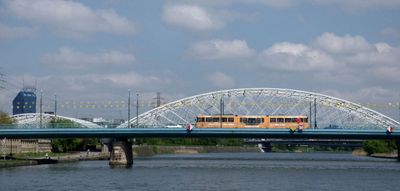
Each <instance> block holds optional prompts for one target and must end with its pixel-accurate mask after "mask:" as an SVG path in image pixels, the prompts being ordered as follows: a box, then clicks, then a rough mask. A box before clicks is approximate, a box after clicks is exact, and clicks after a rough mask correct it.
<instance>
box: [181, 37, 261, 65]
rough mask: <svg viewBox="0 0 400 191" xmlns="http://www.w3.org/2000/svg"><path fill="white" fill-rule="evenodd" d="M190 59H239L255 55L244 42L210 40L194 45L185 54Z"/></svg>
mask: <svg viewBox="0 0 400 191" xmlns="http://www.w3.org/2000/svg"><path fill="white" fill-rule="evenodd" d="M187 54H188V55H189V56H190V57H193V58H198V59H206V60H221V59H227V60H232V59H241V58H248V57H251V56H253V55H254V54H255V51H254V50H252V49H250V48H249V47H248V46H247V42H246V41H244V40H232V41H223V40H210V41H203V42H199V43H196V44H194V45H193V46H192V47H191V48H190V49H189V50H188V52H187Z"/></svg>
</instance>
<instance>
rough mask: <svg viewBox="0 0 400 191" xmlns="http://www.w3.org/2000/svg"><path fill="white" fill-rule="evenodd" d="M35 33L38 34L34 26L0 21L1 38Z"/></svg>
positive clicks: (12, 37)
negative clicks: (7, 23)
mask: <svg viewBox="0 0 400 191" xmlns="http://www.w3.org/2000/svg"><path fill="white" fill-rule="evenodd" d="M35 35H36V29H34V28H29V27H17V26H8V25H5V24H1V23H0V39H15V38H22V37H33V36H35Z"/></svg>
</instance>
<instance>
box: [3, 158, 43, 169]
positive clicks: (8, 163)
mask: <svg viewBox="0 0 400 191" xmlns="http://www.w3.org/2000/svg"><path fill="white" fill-rule="evenodd" d="M29 165H37V162H36V161H32V160H18V159H14V160H0V168H5V167H15V166H29Z"/></svg>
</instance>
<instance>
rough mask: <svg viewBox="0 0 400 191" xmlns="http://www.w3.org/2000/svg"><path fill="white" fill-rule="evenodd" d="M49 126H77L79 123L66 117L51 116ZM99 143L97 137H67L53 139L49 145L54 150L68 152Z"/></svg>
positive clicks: (84, 148)
mask: <svg viewBox="0 0 400 191" xmlns="http://www.w3.org/2000/svg"><path fill="white" fill-rule="evenodd" d="M49 127H50V128H79V125H78V124H77V123H75V122H73V121H71V120H68V119H59V118H53V119H52V120H51V121H50V122H49ZM99 144H100V140H99V139H95V138H92V139H82V138H68V139H53V140H52V141H51V146H52V148H53V151H54V152H69V151H79V150H86V149H87V147H88V146H91V147H93V146H94V147H96V145H99Z"/></svg>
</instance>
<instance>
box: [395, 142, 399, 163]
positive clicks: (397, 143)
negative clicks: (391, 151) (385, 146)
mask: <svg viewBox="0 0 400 191" xmlns="http://www.w3.org/2000/svg"><path fill="white" fill-rule="evenodd" d="M396 145H397V162H400V139H397V140H396Z"/></svg>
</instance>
